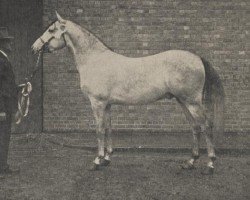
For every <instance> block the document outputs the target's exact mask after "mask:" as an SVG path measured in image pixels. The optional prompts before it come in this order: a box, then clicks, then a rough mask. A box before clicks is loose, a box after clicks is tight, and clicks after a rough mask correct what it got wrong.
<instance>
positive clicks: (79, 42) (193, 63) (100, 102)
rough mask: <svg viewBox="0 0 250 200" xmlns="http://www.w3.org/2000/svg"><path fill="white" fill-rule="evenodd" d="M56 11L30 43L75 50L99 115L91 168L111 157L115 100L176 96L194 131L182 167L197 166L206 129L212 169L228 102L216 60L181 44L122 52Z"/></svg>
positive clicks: (210, 169)
mask: <svg viewBox="0 0 250 200" xmlns="http://www.w3.org/2000/svg"><path fill="white" fill-rule="evenodd" d="M56 14H57V21H55V22H54V23H53V24H52V25H50V26H49V28H48V29H47V30H46V31H45V32H44V33H43V35H42V36H41V37H39V38H38V39H37V40H36V41H35V43H34V44H33V46H32V49H33V51H34V52H38V51H40V50H41V49H42V48H44V46H46V48H47V49H48V50H49V51H50V52H53V51H56V50H59V49H62V48H64V47H68V48H69V49H70V51H71V52H72V54H73V55H74V59H75V63H76V68H77V70H78V72H79V74H80V87H81V90H82V92H83V93H84V94H85V95H87V96H88V98H89V100H90V102H91V106H92V110H93V113H94V117H95V120H96V133H97V141H98V155H97V157H96V158H95V159H94V165H93V169H98V168H99V167H100V166H101V165H108V164H109V163H110V156H111V154H112V152H113V147H112V139H111V113H110V109H111V105H112V104H123V105H129V104H133V105H137V104H147V103H151V102H154V101H157V100H160V99H164V98H172V97H174V98H175V99H176V100H177V102H178V103H179V104H180V105H181V107H182V109H183V111H184V113H185V115H186V118H187V119H188V121H189V122H190V124H191V126H192V132H193V141H194V144H193V148H192V157H191V158H190V159H189V160H188V161H187V162H185V164H184V165H183V168H184V169H192V168H193V167H194V164H195V161H196V160H197V159H198V158H199V140H200V134H201V133H203V134H204V136H205V138H206V142H207V150H208V157H209V162H208V164H207V169H208V170H207V172H208V173H212V172H213V170H214V160H215V158H216V157H215V150H214V145H213V132H215V131H217V132H221V134H222V132H223V107H224V91H223V86H222V83H221V81H220V78H219V76H218V74H217V73H216V71H215V70H214V69H213V68H212V66H211V65H209V63H208V62H206V61H205V60H203V59H201V58H200V57H199V56H197V55H194V54H192V53H190V52H188V51H182V50H169V51H165V52H162V53H159V54H156V55H151V56H146V57H140V58H130V57H126V56H123V55H120V54H117V53H115V52H113V51H112V50H110V49H109V48H108V47H107V46H105V45H104V44H103V43H102V42H101V41H100V40H99V39H97V37H95V36H94V35H93V34H92V33H91V32H90V31H88V30H87V29H85V28H82V27H80V26H79V25H77V24H75V23H73V22H72V21H69V20H65V19H63V18H62V17H61V16H60V15H59V14H58V13H56ZM216 135H218V133H217V134H216ZM105 143H106V144H105ZM105 147H106V148H105Z"/></svg>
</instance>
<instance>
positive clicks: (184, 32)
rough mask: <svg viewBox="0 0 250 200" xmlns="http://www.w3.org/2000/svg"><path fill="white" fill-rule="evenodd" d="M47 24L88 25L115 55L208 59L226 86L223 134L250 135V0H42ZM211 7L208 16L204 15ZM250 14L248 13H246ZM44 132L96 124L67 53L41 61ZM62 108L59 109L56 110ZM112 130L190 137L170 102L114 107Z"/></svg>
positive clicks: (84, 128) (180, 112)
mask: <svg viewBox="0 0 250 200" xmlns="http://www.w3.org/2000/svg"><path fill="white" fill-rule="evenodd" d="M43 5H44V16H43V24H44V27H46V26H47V25H48V24H49V23H50V22H51V21H52V20H54V19H55V14H54V10H55V8H57V6H58V8H57V9H58V11H59V12H60V13H61V15H62V16H64V17H65V18H67V19H70V20H72V21H76V22H77V23H79V24H81V25H85V27H86V28H88V29H89V30H90V31H92V32H93V33H95V34H96V35H97V36H98V37H99V38H100V39H101V40H102V41H105V44H106V45H107V46H109V47H112V49H114V51H115V52H117V53H120V54H123V55H126V56H131V57H139V56H145V55H151V54H155V53H160V52H163V51H166V50H169V49H183V50H189V51H192V52H194V53H196V54H197V55H199V56H201V57H204V58H206V59H207V60H209V61H210V62H211V63H212V64H213V66H214V67H215V68H216V70H217V71H218V73H219V74H220V76H221V77H222V81H223V84H224V87H225V92H226V111H225V119H226V121H225V129H226V131H228V132H242V131H243V132H249V131H250V126H249V125H248V124H249V103H248V102H249V95H250V94H249V89H250V88H249V63H250V57H249V41H248V37H247V36H248V35H249V22H248V15H247V14H248V13H249V12H248V11H247V10H249V6H248V5H249V4H248V3H247V1H246V0H238V1H233V0H228V1H193V0H187V1H177V0H145V1H141V0H133V1H117V0H105V1H102V0H95V1H93V0H86V1H84V0H77V1H74V0H67V1H62V0H61V1H60V3H58V2H57V1H56V0H44V3H43ZM204 8H206V9H204ZM247 12H248V13H247ZM43 72H44V75H43V77H44V126H45V127H44V129H45V130H48V131H53V130H64V131H68V130H89V129H93V128H94V125H95V122H94V117H93V114H92V111H91V106H90V103H89V101H88V99H87V98H86V97H84V95H83V94H82V93H81V91H80V86H79V75H78V74H77V73H76V69H75V66H74V62H73V60H72V57H70V56H69V52H68V51H67V50H62V51H60V52H57V53H54V54H53V55H51V54H46V55H45V56H44V71H43ZM58 104H60V105H61V106H58ZM112 123H113V127H114V128H115V129H133V130H162V131H169V132H170V131H178V132H180V131H188V130H190V126H189V124H188V122H187V121H186V119H185V117H184V115H183V112H182V110H181V108H180V107H179V106H178V104H177V103H176V102H174V100H173V101H170V100H164V101H158V102H155V103H153V104H150V105H148V106H120V105H119V106H113V107H112Z"/></svg>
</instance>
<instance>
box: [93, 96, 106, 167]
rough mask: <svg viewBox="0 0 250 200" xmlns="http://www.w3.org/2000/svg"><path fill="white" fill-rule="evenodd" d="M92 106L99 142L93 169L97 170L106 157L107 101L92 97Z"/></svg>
mask: <svg viewBox="0 0 250 200" xmlns="http://www.w3.org/2000/svg"><path fill="white" fill-rule="evenodd" d="M90 102H91V106H92V109H93V113H94V117H95V120H96V134H97V142H98V153H97V157H96V158H95V160H94V166H93V167H92V168H91V169H92V170H97V169H98V168H99V166H100V164H101V160H102V159H103V158H104V139H105V108H106V103H105V102H101V101H98V100H96V99H94V98H90Z"/></svg>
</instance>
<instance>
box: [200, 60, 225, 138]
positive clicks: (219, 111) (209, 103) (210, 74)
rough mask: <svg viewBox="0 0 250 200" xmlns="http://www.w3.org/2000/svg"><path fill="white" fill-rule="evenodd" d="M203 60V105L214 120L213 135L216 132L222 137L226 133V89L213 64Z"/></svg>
mask: <svg viewBox="0 0 250 200" xmlns="http://www.w3.org/2000/svg"><path fill="white" fill-rule="evenodd" d="M201 60H202V62H203V65H204V68H205V85H204V89H203V104H204V106H205V109H206V111H207V112H208V114H209V115H210V117H211V119H212V120H211V122H212V124H213V125H212V127H213V133H215V132H216V135H217V137H221V136H223V133H224V97H225V93H224V88H223V85H222V81H221V79H220V77H219V75H218V73H217V72H216V71H215V69H214V68H213V67H212V66H211V64H210V63H209V62H208V61H206V60H205V59H203V58H201Z"/></svg>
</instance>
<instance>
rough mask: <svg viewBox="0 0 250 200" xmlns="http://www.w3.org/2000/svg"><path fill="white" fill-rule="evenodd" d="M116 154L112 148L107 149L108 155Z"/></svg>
mask: <svg viewBox="0 0 250 200" xmlns="http://www.w3.org/2000/svg"><path fill="white" fill-rule="evenodd" d="M113 152H114V150H113V148H112V147H107V154H109V155H112V154H113Z"/></svg>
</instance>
